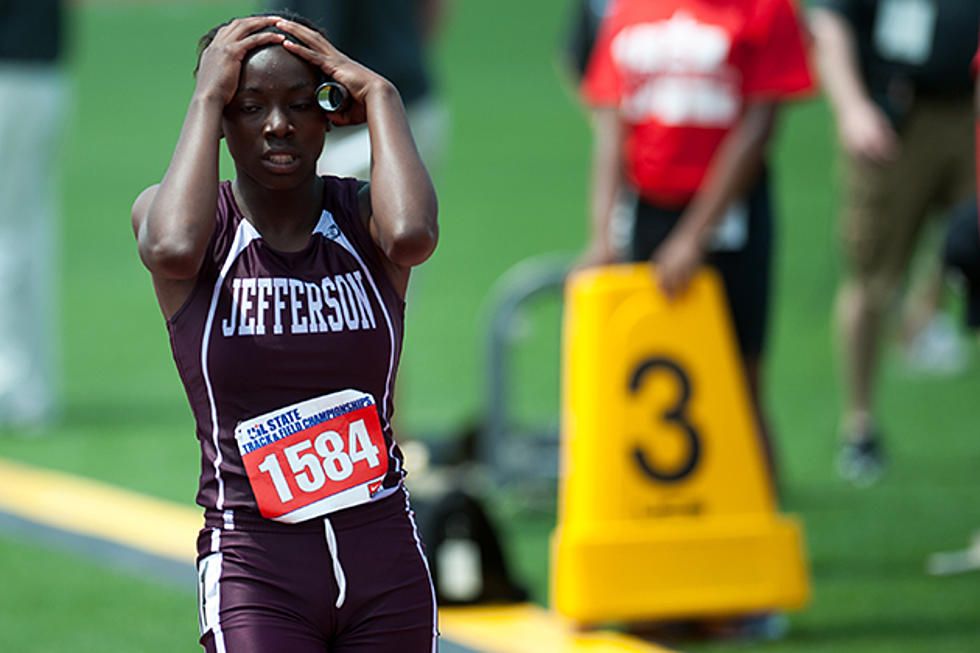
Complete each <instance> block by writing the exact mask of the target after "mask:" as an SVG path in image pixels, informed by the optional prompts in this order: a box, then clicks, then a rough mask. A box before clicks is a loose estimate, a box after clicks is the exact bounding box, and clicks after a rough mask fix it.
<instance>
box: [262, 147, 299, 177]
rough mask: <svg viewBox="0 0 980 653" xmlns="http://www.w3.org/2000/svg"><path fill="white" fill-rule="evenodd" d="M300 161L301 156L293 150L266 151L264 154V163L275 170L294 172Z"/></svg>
mask: <svg viewBox="0 0 980 653" xmlns="http://www.w3.org/2000/svg"><path fill="white" fill-rule="evenodd" d="M299 162H300V159H299V156H298V155H296V154H294V153H292V152H266V153H265V154H263V155H262V164H263V165H264V166H265V167H266V168H269V169H270V170H273V171H275V172H281V173H287V172H292V171H293V170H295V169H296V168H297V167H298V166H299Z"/></svg>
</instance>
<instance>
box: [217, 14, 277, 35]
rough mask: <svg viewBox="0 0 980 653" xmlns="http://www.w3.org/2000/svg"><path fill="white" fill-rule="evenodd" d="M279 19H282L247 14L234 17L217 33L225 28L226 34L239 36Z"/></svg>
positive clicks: (267, 25) (272, 23) (274, 22)
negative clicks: (241, 16)
mask: <svg viewBox="0 0 980 653" xmlns="http://www.w3.org/2000/svg"><path fill="white" fill-rule="evenodd" d="M280 20H282V18H281V17H280V16H249V17H247V18H236V19H235V20H233V21H231V22H230V23H228V24H227V25H225V26H224V27H222V28H221V29H220V30H218V33H219V34H220V33H221V32H222V31H224V30H227V32H226V33H227V34H229V35H234V36H237V37H238V38H241V37H242V36H244V35H248V34H251V33H253V32H256V31H258V30H260V29H262V28H263V27H269V26H270V25H275V24H276V23H277V22H278V21H280ZM215 37H217V35H215Z"/></svg>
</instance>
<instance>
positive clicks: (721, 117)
mask: <svg viewBox="0 0 980 653" xmlns="http://www.w3.org/2000/svg"><path fill="white" fill-rule="evenodd" d="M812 86H813V82H812V79H811V75H810V71H809V69H808V65H807V55H806V46H805V37H804V33H803V29H802V26H801V23H800V21H799V19H798V16H797V11H796V8H795V6H794V4H793V2H792V1H791V0H726V1H720V0H664V1H662V2H646V1H644V0H612V2H611V4H610V5H609V7H607V12H606V15H605V17H604V18H603V21H602V24H601V26H600V28H599V33H598V36H597V39H596V44H595V47H594V50H593V53H592V56H591V59H590V61H589V64H588V66H587V69H586V71H585V77H584V79H583V82H582V94H583V96H584V99H585V101H586V103H587V104H588V105H589V106H590V107H591V108H592V110H593V120H592V124H593V132H594V146H593V164H592V189H591V190H592V193H591V216H592V228H591V237H590V240H589V243H588V246H587V249H586V252H585V254H584V261H583V262H584V264H586V265H605V264H609V263H612V262H615V261H619V260H624V259H628V260H632V261H647V260H650V261H652V262H653V263H654V264H655V266H656V269H657V279H658V285H659V287H660V289H661V290H662V291H663V292H664V293H665V294H666V295H667V296H668V297H670V298H673V297H675V296H677V295H679V294H680V293H683V292H684V289H685V288H686V286H687V284H688V282H689V281H690V280H691V278H692V276H693V275H694V273H695V271H696V270H697V268H698V266H699V265H701V264H702V263H706V264H708V265H710V266H713V267H715V268H716V269H717V270H718V271H719V273H720V274H721V278H722V280H723V283H724V287H725V292H726V295H727V298H728V303H729V307H730V309H731V313H732V317H733V320H734V324H735V331H736V336H737V338H738V344H739V348H740V350H741V353H742V356H743V359H744V364H745V371H746V377H747V381H748V385H749V388H750V391H751V393H750V394H751V397H752V401H753V410H754V413H755V416H756V418H757V421H758V424H759V427H760V432H761V433H762V435H763V444H764V447H765V450H766V454H767V458H768V462H769V466H770V470H771V472H772V474H773V480H774V481H775V471H776V470H775V467H776V466H775V462H774V455H773V448H772V445H771V442H770V438H769V436H768V429H767V427H766V420H765V418H764V414H763V410H762V405H761V404H762V402H761V395H762V391H761V379H760V377H761V369H760V368H761V363H762V357H763V351H764V348H765V347H764V345H765V335H766V321H767V316H768V312H769V278H770V265H771V250H772V207H771V201H770V192H769V174H768V170H767V166H766V148H767V145H768V143H769V141H770V135H771V133H772V130H773V126H774V124H775V122H776V114H777V108H778V106H779V104H780V103H781V102H782V101H784V100H786V99H788V98H791V97H795V96H798V95H800V94H804V93H807V92H809V91H810V90H811V89H812Z"/></svg>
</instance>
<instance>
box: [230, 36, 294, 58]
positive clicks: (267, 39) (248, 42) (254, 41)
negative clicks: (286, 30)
mask: <svg viewBox="0 0 980 653" xmlns="http://www.w3.org/2000/svg"><path fill="white" fill-rule="evenodd" d="M285 39H286V37H285V36H284V35H282V34H277V33H276V32H258V33H255V34H250V35H248V36H246V37H245V38H243V39H242V40H240V41H238V43H237V47H238V49H239V51H241V52H242V53H243V54H244V53H245V52H249V51H251V50H254V49H255V48H257V47H259V46H262V45H266V44H269V43H282V42H283V41H284V40H285Z"/></svg>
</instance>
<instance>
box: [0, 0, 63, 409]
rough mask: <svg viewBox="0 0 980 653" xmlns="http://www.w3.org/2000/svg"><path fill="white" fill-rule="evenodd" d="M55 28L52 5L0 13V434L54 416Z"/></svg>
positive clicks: (58, 33) (58, 88)
mask: <svg viewBox="0 0 980 653" xmlns="http://www.w3.org/2000/svg"><path fill="white" fill-rule="evenodd" d="M63 28H64V25H63V8H62V3H61V2H57V1H56V0H10V1H6V2H3V3H0V152H3V158H2V162H0V427H2V426H4V425H7V426H15V427H32V426H40V425H41V424H43V423H44V422H46V421H48V420H50V419H51V418H53V417H54V416H55V414H56V412H57V409H58V394H59V392H58V381H57V378H58V374H57V369H58V356H57V353H56V352H57V350H58V347H57V345H56V334H57V332H58V329H57V320H56V311H55V305H56V295H57V286H56V280H57V276H58V275H57V263H58V260H59V257H58V231H59V230H58V220H57V195H58V193H57V189H56V179H57V176H58V170H57V168H58V166H57V153H58V146H59V145H60V143H61V136H62V129H61V126H62V122H63V118H64V115H65V113H66V112H65V100H66V90H65V88H66V87H65V79H64V75H63V71H62V67H61V58H62V55H63V49H64V47H63V35H64V29H63Z"/></svg>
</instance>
